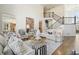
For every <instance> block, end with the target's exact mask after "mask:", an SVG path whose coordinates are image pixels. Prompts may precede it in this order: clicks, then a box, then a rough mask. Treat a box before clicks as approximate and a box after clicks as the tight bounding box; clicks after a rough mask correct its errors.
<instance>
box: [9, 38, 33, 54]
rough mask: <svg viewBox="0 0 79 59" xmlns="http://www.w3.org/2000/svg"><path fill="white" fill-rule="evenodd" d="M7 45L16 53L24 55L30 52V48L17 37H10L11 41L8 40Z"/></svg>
mask: <svg viewBox="0 0 79 59" xmlns="http://www.w3.org/2000/svg"><path fill="white" fill-rule="evenodd" d="M13 39H14V40H13ZM9 47H10V48H11V50H12V51H13V52H14V53H15V54H16V55H24V54H29V53H30V52H32V49H31V48H30V47H28V46H27V45H26V44H25V43H24V42H23V41H22V40H20V39H18V38H17V37H13V38H12V43H10V42H9Z"/></svg>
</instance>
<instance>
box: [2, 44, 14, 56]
mask: <svg viewBox="0 0 79 59" xmlns="http://www.w3.org/2000/svg"><path fill="white" fill-rule="evenodd" d="M3 53H4V55H13V54H14V53H13V51H12V50H11V49H10V47H9V46H8V45H7V46H6V47H5V48H4V50H3Z"/></svg>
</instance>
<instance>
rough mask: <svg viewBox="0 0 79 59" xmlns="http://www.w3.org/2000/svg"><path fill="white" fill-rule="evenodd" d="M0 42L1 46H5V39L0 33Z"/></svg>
mask: <svg viewBox="0 0 79 59" xmlns="http://www.w3.org/2000/svg"><path fill="white" fill-rule="evenodd" d="M0 44H2V46H3V47H5V46H6V45H7V40H6V38H5V37H4V36H2V35H0Z"/></svg>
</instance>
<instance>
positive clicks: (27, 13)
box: [15, 4, 43, 31]
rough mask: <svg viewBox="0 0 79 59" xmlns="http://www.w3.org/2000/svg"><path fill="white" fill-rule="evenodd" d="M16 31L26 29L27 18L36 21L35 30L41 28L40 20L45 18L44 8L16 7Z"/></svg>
mask: <svg viewBox="0 0 79 59" xmlns="http://www.w3.org/2000/svg"><path fill="white" fill-rule="evenodd" d="M15 7H16V8H15V15H16V23H17V24H16V31H18V29H24V30H25V29H26V17H31V18H33V19H34V28H35V29H38V28H39V20H41V19H42V17H43V8H42V6H41V5H31V4H30V5H15Z"/></svg>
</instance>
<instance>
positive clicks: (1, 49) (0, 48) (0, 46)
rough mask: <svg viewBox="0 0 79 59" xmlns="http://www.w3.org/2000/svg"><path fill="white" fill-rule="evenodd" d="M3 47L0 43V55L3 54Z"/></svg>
mask: <svg viewBox="0 0 79 59" xmlns="http://www.w3.org/2000/svg"><path fill="white" fill-rule="evenodd" d="M2 52H3V47H2V45H1V44H0V55H3V53H2Z"/></svg>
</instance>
